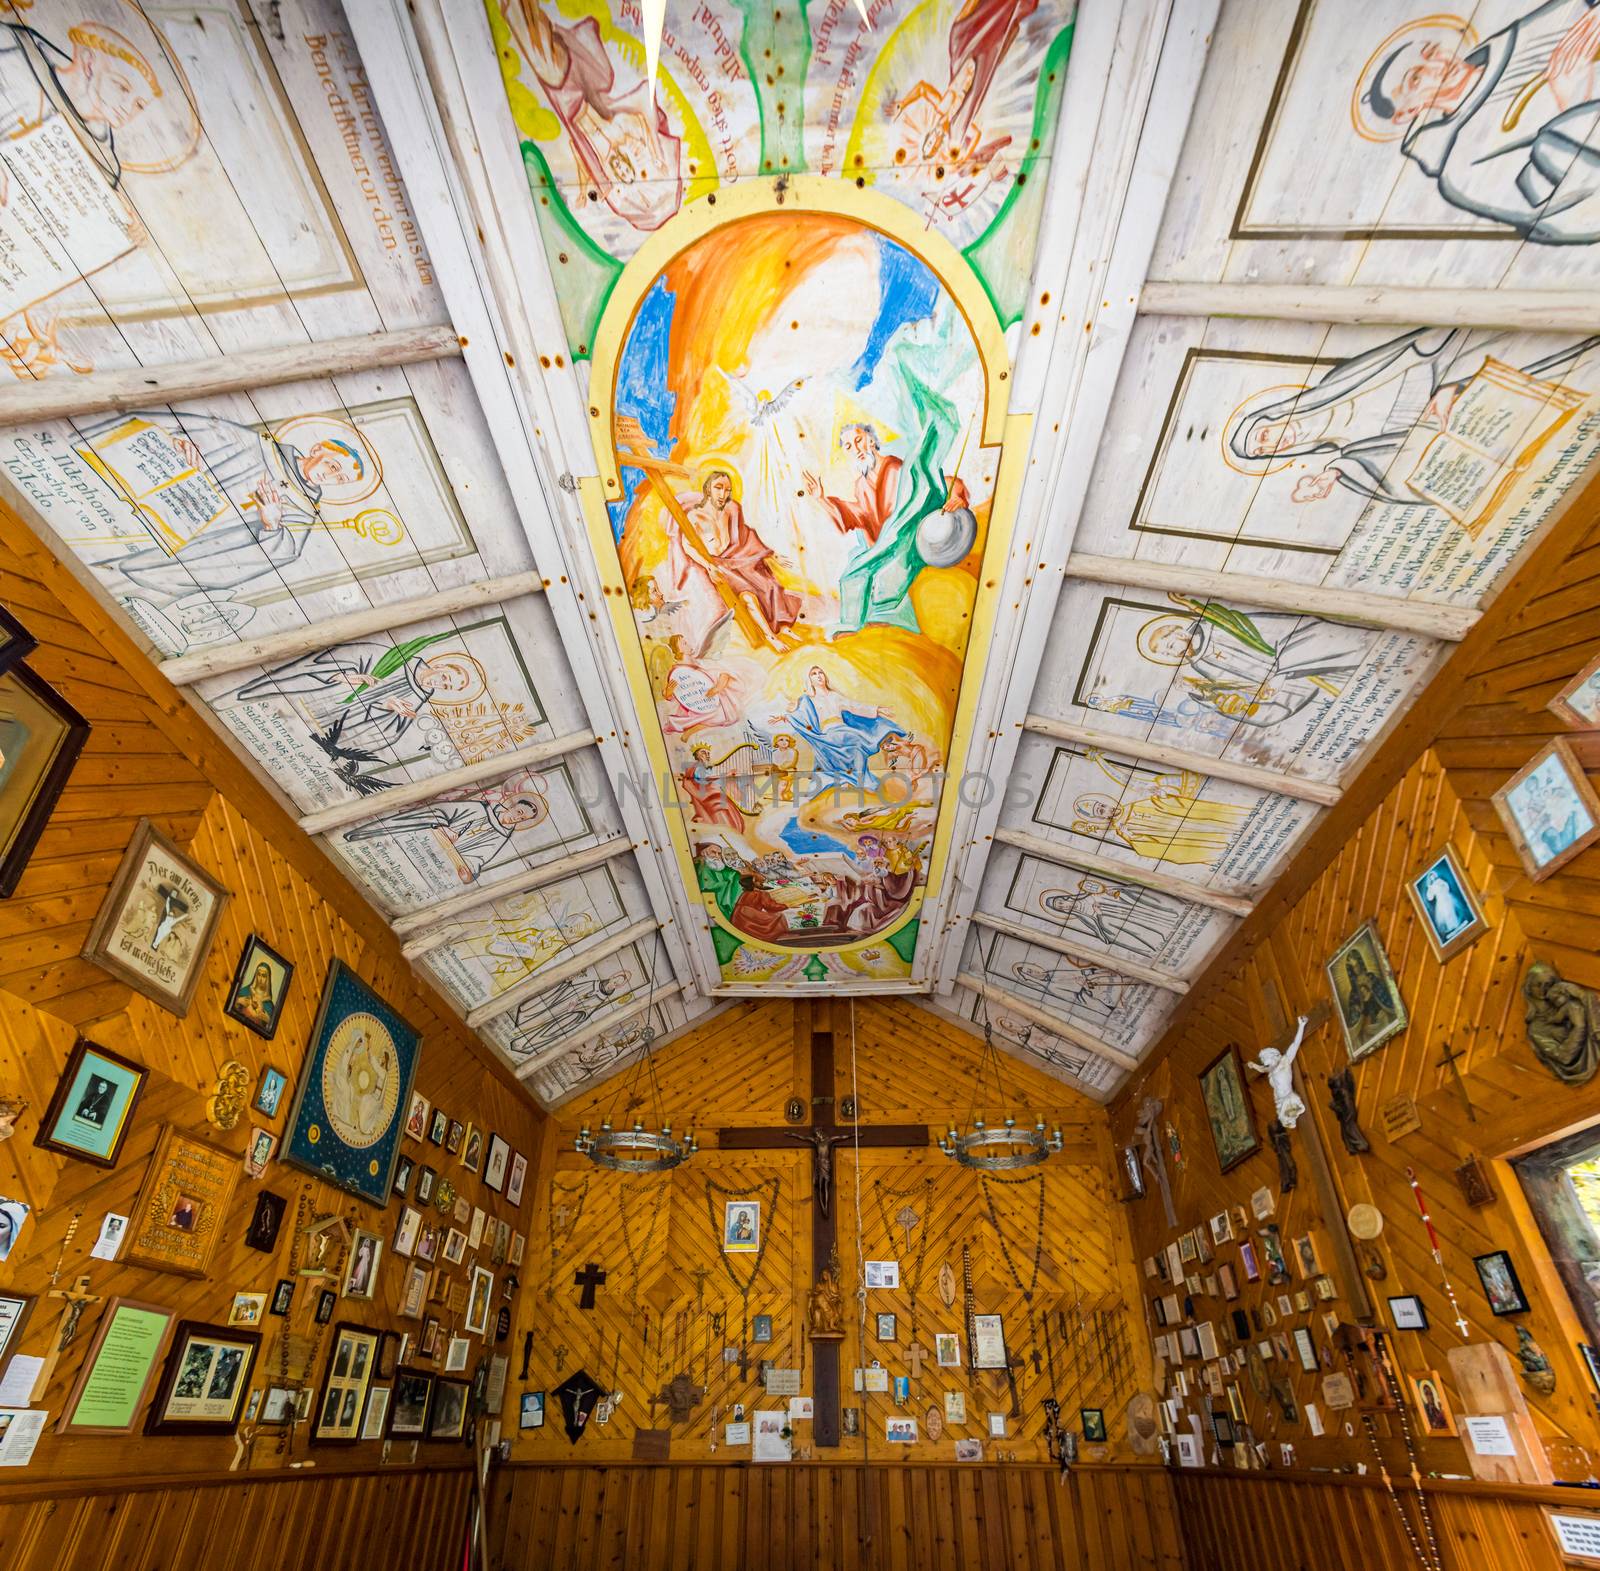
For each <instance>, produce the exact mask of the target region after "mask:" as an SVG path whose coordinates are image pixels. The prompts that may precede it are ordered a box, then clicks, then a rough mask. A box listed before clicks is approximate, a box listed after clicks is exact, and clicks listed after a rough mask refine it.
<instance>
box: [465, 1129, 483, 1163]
mask: <svg viewBox="0 0 1600 1571" xmlns="http://www.w3.org/2000/svg"><path fill="white" fill-rule="evenodd" d="M461 1165H462V1166H463V1167H464V1168H466V1170H467V1171H468V1172H469V1173H476V1172H478V1171H479V1170H480V1169H481V1168H482V1167H483V1131H482V1130H481V1129H479V1128H478V1126H477V1125H476V1124H468V1125H467V1133H466V1137H465V1138H464V1139H463V1140H462V1142H461Z"/></svg>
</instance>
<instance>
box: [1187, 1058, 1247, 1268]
mask: <svg viewBox="0 0 1600 1571" xmlns="http://www.w3.org/2000/svg"><path fill="white" fill-rule="evenodd" d="M1200 1093H1201V1096H1202V1097H1203V1098H1204V1100H1205V1105H1206V1122H1207V1123H1208V1124H1209V1125H1210V1126H1211V1143H1212V1145H1213V1147H1215V1149H1216V1153H1217V1167H1218V1170H1219V1171H1221V1172H1224V1173H1227V1172H1230V1171H1231V1170H1232V1169H1233V1168H1236V1167H1237V1166H1238V1165H1239V1164H1240V1163H1241V1162H1243V1161H1245V1160H1247V1159H1248V1158H1249V1157H1252V1156H1254V1155H1255V1153H1256V1152H1257V1151H1259V1150H1260V1149H1261V1139H1260V1137H1259V1136H1258V1135H1257V1134H1256V1125H1255V1115H1254V1114H1253V1112H1252V1111H1251V1107H1250V1097H1249V1094H1248V1092H1247V1091H1246V1090H1245V1083H1244V1065H1243V1064H1242V1063H1241V1062H1240V1058H1239V1049H1238V1048H1237V1047H1236V1046H1235V1045H1234V1044H1233V1043H1231V1042H1230V1043H1229V1044H1228V1046H1227V1047H1225V1048H1223V1050H1222V1051H1221V1052H1220V1053H1219V1054H1217V1056H1216V1057H1215V1058H1213V1059H1212V1060H1211V1062H1210V1063H1209V1064H1207V1065H1206V1067H1205V1068H1204V1069H1202V1070H1201V1071H1200ZM1224 1222H1226V1218H1225V1217H1224ZM1219 1242H1220V1240H1219Z"/></svg>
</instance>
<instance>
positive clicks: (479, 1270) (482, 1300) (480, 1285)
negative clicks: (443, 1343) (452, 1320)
mask: <svg viewBox="0 0 1600 1571" xmlns="http://www.w3.org/2000/svg"><path fill="white" fill-rule="evenodd" d="M493 1303H494V1272H493V1271H486V1270H484V1268H483V1267H482V1266H474V1267H473V1268H472V1281H471V1284H470V1286H469V1288H468V1290H467V1314H466V1327H467V1330H469V1331H470V1332H472V1334H473V1335H474V1336H482V1335H483V1334H484V1332H485V1331H487V1330H488V1329H489V1310H490V1308H491V1306H492V1305H493Z"/></svg>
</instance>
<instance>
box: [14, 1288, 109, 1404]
mask: <svg viewBox="0 0 1600 1571" xmlns="http://www.w3.org/2000/svg"><path fill="white" fill-rule="evenodd" d="M48 1296H49V1297H51V1298H59V1299H60V1300H61V1305H62V1307H61V1323H60V1324H59V1325H58V1326H57V1327H56V1334H55V1339H54V1340H53V1341H52V1342H51V1344H50V1351H49V1353H48V1354H47V1355H46V1357H45V1361H44V1365H43V1367H42V1368H41V1369H40V1370H39V1378H38V1379H37V1380H35V1381H34V1383H33V1391H32V1394H31V1395H30V1396H29V1397H28V1400H29V1402H40V1401H43V1399H44V1393H45V1389H46V1387H48V1386H49V1384H50V1379H51V1377H52V1376H53V1375H54V1374H55V1372H56V1365H57V1364H58V1363H60V1361H61V1355H62V1354H63V1353H64V1352H66V1350H67V1349H68V1348H69V1347H71V1346H72V1339H73V1338H74V1337H75V1336H76V1335H77V1334H78V1322H79V1321H80V1320H81V1319H82V1318H83V1312H84V1310H85V1309H87V1308H88V1307H89V1305H90V1304H98V1303H99V1302H100V1295H99V1294H98V1293H91V1292H90V1291H89V1278H88V1277H86V1276H80V1277H79V1278H78V1280H77V1281H76V1282H74V1283H73V1284H72V1286H71V1287H53V1288H51V1289H50V1292H49V1295H48Z"/></svg>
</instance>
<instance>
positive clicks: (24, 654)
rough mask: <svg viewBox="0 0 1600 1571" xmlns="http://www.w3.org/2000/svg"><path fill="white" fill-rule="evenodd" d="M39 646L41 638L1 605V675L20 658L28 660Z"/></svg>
mask: <svg viewBox="0 0 1600 1571" xmlns="http://www.w3.org/2000/svg"><path fill="white" fill-rule="evenodd" d="M38 647H39V640H38V639H37V638H35V637H34V636H33V634H32V633H30V632H29V631H28V630H27V628H25V627H24V626H23V625H22V623H21V622H19V621H18V620H17V619H16V618H15V617H14V616H13V615H12V614H11V613H10V612H9V611H8V610H6V608H5V607H4V606H3V605H0V676H3V675H4V674H5V673H6V672H7V671H9V670H10V669H11V668H12V666H14V665H16V663H17V662H18V661H19V660H26V659H27V658H28V656H29V655H31V654H32V653H33V652H34V650H35V649H37V648H38Z"/></svg>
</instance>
